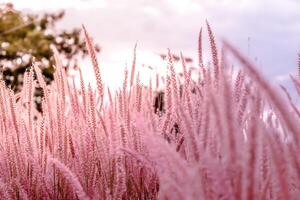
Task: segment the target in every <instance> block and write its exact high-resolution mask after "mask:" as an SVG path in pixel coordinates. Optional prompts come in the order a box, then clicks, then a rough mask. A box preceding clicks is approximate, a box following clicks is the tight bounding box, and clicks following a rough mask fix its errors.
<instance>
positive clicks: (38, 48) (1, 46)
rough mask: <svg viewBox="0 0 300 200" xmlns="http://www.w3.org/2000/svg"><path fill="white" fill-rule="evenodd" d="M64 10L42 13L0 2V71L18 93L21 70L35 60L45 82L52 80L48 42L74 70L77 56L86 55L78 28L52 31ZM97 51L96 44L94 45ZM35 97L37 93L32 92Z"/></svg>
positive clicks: (22, 71) (52, 60)
mask: <svg viewBox="0 0 300 200" xmlns="http://www.w3.org/2000/svg"><path fill="white" fill-rule="evenodd" d="M63 17H64V12H63V11H62V12H58V13H45V14H42V15H35V14H24V13H21V12H20V11H16V10H15V9H14V8H13V4H10V3H6V4H0V70H1V71H2V73H0V74H1V76H2V77H1V78H2V79H3V80H4V81H5V83H6V85H7V86H8V87H10V88H11V89H13V90H14V91H15V92H18V91H20V90H21V88H22V83H23V73H24V72H25V70H26V69H27V68H28V67H30V66H31V64H32V61H36V62H37V63H38V64H39V65H40V67H41V69H42V72H43V75H44V76H45V78H46V81H47V83H50V82H51V81H52V80H53V72H54V68H53V64H54V57H53V54H52V51H51V48H50V45H55V46H56V48H57V49H58V51H59V53H60V55H61V56H62V58H63V62H62V63H63V66H64V67H66V68H65V69H66V70H67V69H77V68H78V66H77V59H78V58H80V56H81V57H84V56H86V55H87V53H88V52H87V49H86V48H85V43H84V40H83V38H82V37H81V35H80V29H79V28H74V29H72V30H62V31H57V30H55V26H56V25H57V22H59V20H61V19H62V18H63ZM96 50H97V51H98V52H99V51H100V48H99V46H96ZM36 96H39V94H36Z"/></svg>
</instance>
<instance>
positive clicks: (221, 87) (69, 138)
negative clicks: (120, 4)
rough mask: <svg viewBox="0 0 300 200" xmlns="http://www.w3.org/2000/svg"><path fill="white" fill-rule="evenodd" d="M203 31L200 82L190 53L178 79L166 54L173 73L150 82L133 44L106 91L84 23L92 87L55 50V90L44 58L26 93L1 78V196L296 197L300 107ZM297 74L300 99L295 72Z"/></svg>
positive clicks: (231, 49)
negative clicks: (207, 55)
mask: <svg viewBox="0 0 300 200" xmlns="http://www.w3.org/2000/svg"><path fill="white" fill-rule="evenodd" d="M207 29H208V35H209V42H210V45H211V46H210V47H211V52H212V54H211V55H212V57H211V63H212V66H211V67H207V66H206V64H204V63H203V59H202V31H201V32H200V34H199V49H198V55H199V61H198V62H199V70H198V72H197V73H198V74H197V75H198V76H197V77H198V78H197V80H194V79H193V78H192V73H194V72H192V70H191V69H190V68H188V67H187V66H186V64H185V63H184V59H182V71H183V79H180V78H179V76H178V73H177V72H176V70H175V66H174V62H173V60H172V56H171V53H170V52H169V57H168V59H169V60H168V66H167V67H168V72H167V74H165V75H161V74H160V75H158V76H157V79H156V80H152V81H151V84H149V85H147V86H144V85H142V84H141V81H140V78H139V73H138V69H137V68H138V66H136V63H135V59H136V58H135V57H136V52H135V51H136V49H134V56H133V57H134V58H133V62H132V67H131V70H130V71H127V70H125V72H124V82H123V87H122V88H121V89H120V90H116V91H110V90H109V88H106V87H105V83H103V81H102V78H101V68H102V66H100V65H99V64H98V62H97V59H96V55H95V51H94V49H93V44H92V43H91V41H90V39H89V36H88V34H87V32H86V31H85V29H84V32H85V37H86V43H87V47H88V49H89V53H90V56H91V60H92V63H93V67H94V71H95V79H96V83H97V84H96V85H97V87H96V89H93V87H91V86H90V85H88V84H86V83H85V81H84V79H83V77H82V74H81V73H80V76H79V77H80V83H81V84H80V87H77V86H76V84H75V80H74V79H73V80H72V79H70V78H68V77H67V75H66V74H65V71H64V70H63V68H62V66H61V61H60V59H59V55H58V52H57V51H56V50H55V49H53V51H54V54H55V58H56V67H55V69H56V70H55V75H54V77H55V79H54V81H53V83H52V84H51V85H47V84H46V83H45V81H44V79H43V76H42V74H41V70H40V69H39V67H38V66H37V65H36V64H33V67H32V68H31V69H30V70H28V71H27V72H26V74H25V76H24V86H23V90H22V92H21V93H19V94H14V93H13V92H12V91H11V90H10V89H8V88H7V87H6V86H5V83H4V82H3V81H1V82H0V158H1V159H0V197H1V198H0V199H169V200H176V199H178V200H182V199H188V200H190V199H191V200H192V199H197V200H198V199H298V198H299V196H300V192H299V187H300V159H299V156H298V152H299V144H300V143H299V139H300V123H299V122H300V111H299V110H298V108H297V105H295V104H294V103H293V100H292V99H291V97H290V95H289V93H288V92H287V90H286V89H285V87H284V86H281V89H280V88H279V87H278V88H277V87H275V86H273V85H271V84H270V83H268V82H267V81H266V80H265V79H264V78H263V77H262V76H261V74H260V73H259V72H258V71H257V70H256V67H255V65H254V64H253V63H251V62H250V61H248V60H247V59H246V58H245V57H244V56H243V55H242V54H241V53H240V52H239V51H238V50H236V48H234V47H233V46H231V45H230V44H228V43H227V42H223V48H222V51H221V53H220V55H219V51H218V49H217V47H216V43H215V40H214V36H213V33H212V31H211V29H210V27H209V25H208V24H207ZM228 56H230V57H232V58H233V59H235V60H236V61H238V62H239V66H240V68H239V71H238V73H237V75H236V74H235V73H233V70H232V68H231V65H230V64H229V62H228V61H227V57H228ZM103 67H105V66H103ZM299 68H300V65H299ZM162 78H163V80H164V81H162ZM291 81H292V82H293V83H294V86H295V90H296V91H297V92H298V94H300V93H299V92H300V79H299V77H293V76H291ZM87 85H88V86H87ZM35 87H41V88H42V89H43V94H44V97H43V99H42V108H43V111H42V113H40V112H38V111H37V110H36V109H35V104H34V89H35ZM159 88H163V89H162V92H163V93H164V95H163V98H161V100H160V103H161V105H160V106H158V107H157V106H156V107H155V106H154V102H155V97H156V96H157V94H158V92H161V89H159ZM106 99H107V100H106Z"/></svg>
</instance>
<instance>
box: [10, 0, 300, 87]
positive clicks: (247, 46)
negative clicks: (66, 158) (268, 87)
mask: <svg viewBox="0 0 300 200" xmlns="http://www.w3.org/2000/svg"><path fill="white" fill-rule="evenodd" d="M10 2H12V3H13V4H14V5H15V8H16V9H18V10H26V11H28V12H43V11H49V10H51V11H56V10H61V9H64V10H65V11H66V16H65V18H64V19H63V21H62V22H61V24H60V28H72V27H80V26H81V24H84V25H85V26H86V28H87V30H88V31H89V33H90V35H91V36H92V37H93V38H94V40H95V42H97V43H98V44H99V45H100V46H101V47H102V51H101V54H100V55H99V62H100V63H101V67H102V69H103V71H104V81H105V82H112V78H114V80H113V81H116V82H120V80H121V76H122V73H123V71H124V66H126V65H127V66H128V67H129V68H130V65H131V60H132V51H133V47H134V45H135V43H136V42H137V43H138V49H137V62H138V64H139V65H140V66H142V64H145V65H151V66H156V70H161V69H162V68H165V66H163V64H162V63H161V61H160V58H159V56H158V54H159V53H165V52H166V50H167V48H170V49H171V51H172V52H174V53H176V54H178V53H179V52H180V51H182V52H183V54H184V55H186V56H189V57H192V58H196V56H197V37H198V33H199V30H200V28H201V27H204V33H205V34H204V42H205V47H204V49H205V52H204V57H205V59H206V60H207V59H209V58H210V54H209V53H210V51H209V48H208V45H209V43H208V40H207V32H206V29H205V20H208V21H209V22H210V24H211V26H212V28H213V30H214V33H215V35H216V39H217V41H218V47H219V48H220V47H221V43H220V41H221V40H222V39H226V40H227V41H229V42H230V43H232V44H233V45H234V46H236V47H238V48H239V49H240V50H241V51H242V52H243V53H244V54H245V55H247V56H248V57H249V58H250V59H252V60H253V61H255V62H256V63H257V66H258V67H259V70H260V71H261V72H263V74H264V75H265V77H267V78H268V79H270V80H274V81H277V82H279V83H283V84H284V83H285V82H286V81H288V80H287V79H288V77H289V74H296V73H297V54H298V53H299V52H300V20H299V19H300V12H299V9H300V0H126V1H125V0H124V1H122V0H51V1H44V0H26V1H25V0H14V1H10ZM82 65H83V66H82V68H83V69H84V70H83V71H85V72H86V76H89V75H90V74H91V73H92V67H91V63H90V62H89V61H87V60H85V61H82ZM140 70H141V71H142V72H141V74H142V75H141V76H142V77H144V79H147V77H149V74H151V73H153V72H152V71H153V70H152V71H151V70H149V69H147V68H142V67H140ZM147 70H148V71H147ZM105 75H106V76H105Z"/></svg>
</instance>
